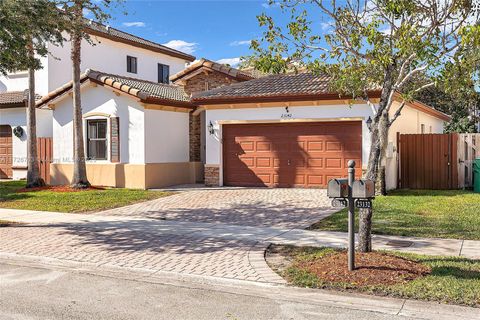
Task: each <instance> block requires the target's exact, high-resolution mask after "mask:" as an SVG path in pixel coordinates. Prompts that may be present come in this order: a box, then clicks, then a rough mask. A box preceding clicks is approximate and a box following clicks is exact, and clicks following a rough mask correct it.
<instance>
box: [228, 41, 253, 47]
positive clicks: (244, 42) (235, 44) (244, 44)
mask: <svg viewBox="0 0 480 320" xmlns="http://www.w3.org/2000/svg"><path fill="white" fill-rule="evenodd" d="M251 42H252V40H237V41H232V42H230V46H232V47H237V46H246V45H248V46H249V45H250V43H251Z"/></svg>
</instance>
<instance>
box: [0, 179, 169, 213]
mask: <svg viewBox="0 0 480 320" xmlns="http://www.w3.org/2000/svg"><path fill="white" fill-rule="evenodd" d="M24 187H25V181H6V182H0V208H10V209H25V210H42V211H57V212H94V211H100V210H105V209H111V208H116V207H122V206H126V205H129V204H132V203H136V202H141V201H146V200H152V199H156V198H160V197H164V196H168V195H169V193H167V192H160V191H146V190H131V189H105V190H88V191H79V192H54V191H48V190H43V191H32V192H17V190H18V189H22V188H24Z"/></svg>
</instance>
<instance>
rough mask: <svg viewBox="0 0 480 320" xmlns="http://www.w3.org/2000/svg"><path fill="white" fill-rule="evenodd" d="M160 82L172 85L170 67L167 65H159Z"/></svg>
mask: <svg viewBox="0 0 480 320" xmlns="http://www.w3.org/2000/svg"><path fill="white" fill-rule="evenodd" d="M158 82H159V83H170V67H169V66H168V65H166V64H161V63H159V64H158Z"/></svg>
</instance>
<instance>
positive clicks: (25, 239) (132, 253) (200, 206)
mask: <svg viewBox="0 0 480 320" xmlns="http://www.w3.org/2000/svg"><path fill="white" fill-rule="evenodd" d="M331 213H332V210H331V209H330V208H328V199H327V198H326V193H325V191H324V190H302V189H233V190H223V189H216V190H193V191H188V192H180V193H178V194H175V195H172V196H169V197H165V198H161V199H157V200H153V201H149V202H145V203H140V204H136V205H132V206H128V207H124V208H119V209H113V210H108V211H104V212H101V213H97V214H96V215H98V216H111V217H112V216H113V217H117V218H122V217H124V218H125V221H121V220H123V219H117V220H116V221H113V220H112V221H108V222H105V221H103V222H102V221H97V222H95V221H93V222H92V221H91V222H88V223H79V222H78V221H76V222H73V223H68V224H66V223H64V224H48V225H38V224H37V225H35V224H26V225H18V226H14V227H6V228H0V239H1V241H0V253H4V254H14V255H28V256H36V257H46V258H53V259H59V260H63V261H73V262H80V263H93V264H97V265H99V266H113V267H130V268H142V269H149V270H153V271H157V270H158V271H171V272H177V273H183V274H195V275H205V276H215V277H223V278H231V279H240V280H252V281H260V282H283V280H282V279H281V278H280V277H279V276H277V275H276V274H275V273H274V272H273V271H271V270H270V269H269V268H268V266H267V265H266V263H265V260H264V258H263V249H264V247H265V244H264V243H263V242H261V241H260V239H263V238H264V237H265V236H264V235H263V233H262V232H263V231H262V230H260V233H259V234H258V235H257V236H254V235H253V236H252V235H251V234H250V231H255V232H257V233H258V232H259V230H257V229H256V228H253V229H252V227H272V226H273V227H276V228H285V229H284V230H283V231H282V229H279V230H280V231H273V233H274V234H278V233H281V232H284V231H285V230H286V231H288V230H289V229H291V228H294V227H297V228H298V227H303V226H307V225H309V224H311V223H313V222H315V221H318V220H320V219H321V218H322V217H324V216H326V215H329V214H331ZM118 220H120V221H118ZM56 221H58V220H56ZM182 221H185V223H182ZM169 223H170V225H169ZM216 226H218V227H221V228H223V229H222V231H221V232H220V233H221V234H220V235H219V234H215V231H214V229H215V227H216ZM249 228H250V229H249ZM265 232H266V235H267V237H268V234H269V233H271V232H272V231H265Z"/></svg>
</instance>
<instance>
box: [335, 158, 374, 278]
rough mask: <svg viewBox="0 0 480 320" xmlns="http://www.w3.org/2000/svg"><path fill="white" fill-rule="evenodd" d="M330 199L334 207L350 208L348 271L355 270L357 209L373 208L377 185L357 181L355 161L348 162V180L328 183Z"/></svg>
mask: <svg viewBox="0 0 480 320" xmlns="http://www.w3.org/2000/svg"><path fill="white" fill-rule="evenodd" d="M327 195H328V197H330V198H332V199H333V200H332V206H333V207H339V208H348V270H349V271H353V270H355V208H371V207H372V199H373V198H374V197H375V183H374V182H373V181H371V180H355V161H353V160H350V161H348V178H347V179H332V180H330V181H329V182H328V190H327Z"/></svg>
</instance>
